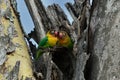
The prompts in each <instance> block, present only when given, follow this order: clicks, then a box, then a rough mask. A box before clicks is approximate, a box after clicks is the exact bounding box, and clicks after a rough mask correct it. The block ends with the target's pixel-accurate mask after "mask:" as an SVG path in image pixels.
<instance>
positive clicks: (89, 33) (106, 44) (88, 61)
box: [25, 0, 120, 80]
mask: <svg viewBox="0 0 120 80" xmlns="http://www.w3.org/2000/svg"><path fill="white" fill-rule="evenodd" d="M25 1H26V4H27V5H28V9H29V11H30V13H31V14H33V13H36V14H37V17H38V16H39V17H40V23H41V24H42V26H41V25H39V26H37V25H36V26H37V27H36V26H35V28H36V29H37V28H43V29H39V30H45V32H47V29H46V28H48V29H49V28H51V27H52V28H53V29H55V28H59V27H61V26H64V29H65V31H67V32H68V33H70V36H71V39H72V40H73V41H74V47H73V52H71V53H68V52H65V51H64V50H63V49H61V51H58V52H56V54H57V55H46V54H45V56H44V57H42V58H43V59H42V58H41V59H40V60H39V62H37V67H36V71H38V72H40V73H41V74H43V75H42V76H43V77H44V78H42V79H46V80H119V79H120V77H119V75H120V72H119V70H120V67H119V66H120V60H119V58H120V56H119V50H120V49H119V47H120V44H119V40H120V39H119V36H120V34H119V25H120V23H119V21H120V20H119V13H120V10H119V9H120V7H119V4H120V1H119V0H107V1H104V0H93V3H92V6H90V2H89V0H75V2H74V4H71V3H67V4H66V7H67V9H68V11H69V12H70V14H71V15H72V17H73V19H74V21H73V23H72V24H70V23H69V21H68V19H67V17H66V15H65V14H64V12H63V10H62V9H61V8H60V7H59V5H58V4H53V5H50V6H48V8H47V9H45V8H44V5H43V4H42V2H40V0H31V1H33V2H34V3H35V4H34V5H35V6H36V10H37V11H36V12H34V8H35V7H33V6H32V4H33V3H30V2H31V1H30V0H25ZM39 9H40V10H41V11H39ZM43 13H45V14H43ZM36 14H34V15H32V18H33V19H35V15H36ZM36 20H37V19H36ZM37 22H39V21H37ZM47 22H48V23H47ZM35 24H36V23H35ZM41 32H42V31H41ZM41 34H42V33H41ZM41 34H38V33H37V35H38V36H41ZM44 35H45V34H44ZM38 38H40V39H41V38H42V37H38ZM40 39H38V41H39V40H40ZM62 51H63V52H62ZM59 53H60V54H59ZM62 53H65V54H62ZM35 64H36V63H35ZM53 66H54V69H55V70H54V69H53Z"/></svg>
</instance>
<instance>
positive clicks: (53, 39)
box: [35, 30, 58, 60]
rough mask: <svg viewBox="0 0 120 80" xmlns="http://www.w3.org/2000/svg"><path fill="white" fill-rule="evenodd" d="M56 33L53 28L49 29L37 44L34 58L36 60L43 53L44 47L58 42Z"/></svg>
mask: <svg viewBox="0 0 120 80" xmlns="http://www.w3.org/2000/svg"><path fill="white" fill-rule="evenodd" d="M57 35H58V32H57V31H55V30H50V31H48V32H47V34H46V36H45V37H44V38H43V39H42V40H41V41H40V42H39V44H38V49H37V53H36V57H35V60H37V59H38V58H39V57H40V56H41V55H42V54H43V53H44V51H43V50H44V49H46V48H52V47H54V46H56V44H57V42H58V38H57ZM42 49H43V50H42Z"/></svg>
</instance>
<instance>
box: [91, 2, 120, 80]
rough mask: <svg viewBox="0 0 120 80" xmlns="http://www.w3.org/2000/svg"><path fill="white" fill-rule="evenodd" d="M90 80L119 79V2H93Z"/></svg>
mask: <svg viewBox="0 0 120 80" xmlns="http://www.w3.org/2000/svg"><path fill="white" fill-rule="evenodd" d="M95 2H96V3H95V4H96V5H95V6H94V10H93V14H92V17H91V27H92V28H93V31H94V48H93V55H92V56H91V61H92V65H91V66H92V67H91V73H90V76H89V77H90V78H89V79H90V80H119V79H120V76H119V75H120V54H119V53H120V43H119V42H120V38H119V37H120V16H119V15H120V6H119V4H120V0H107V1H104V0H100V1H99V0H95Z"/></svg>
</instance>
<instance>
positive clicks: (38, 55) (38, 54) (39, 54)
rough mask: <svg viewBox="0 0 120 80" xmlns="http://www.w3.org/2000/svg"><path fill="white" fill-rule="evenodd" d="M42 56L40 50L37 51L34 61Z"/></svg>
mask: <svg viewBox="0 0 120 80" xmlns="http://www.w3.org/2000/svg"><path fill="white" fill-rule="evenodd" d="M42 54H43V51H42V50H38V51H37V53H36V56H35V60H38V59H39V58H40V56H41V55H42Z"/></svg>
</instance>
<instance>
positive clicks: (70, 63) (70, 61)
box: [52, 48, 75, 80]
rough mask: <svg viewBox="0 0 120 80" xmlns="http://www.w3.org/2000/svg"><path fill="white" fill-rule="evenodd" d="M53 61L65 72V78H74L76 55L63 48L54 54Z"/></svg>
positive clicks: (69, 79)
mask: <svg viewBox="0 0 120 80" xmlns="http://www.w3.org/2000/svg"><path fill="white" fill-rule="evenodd" d="M52 60H53V62H55V64H56V65H57V66H58V68H59V69H60V70H61V71H62V73H63V80H72V78H73V73H74V66H75V65H74V64H75V57H74V56H73V53H72V52H71V51H69V50H68V49H66V48H61V49H59V50H57V52H55V53H54V54H53V58H52Z"/></svg>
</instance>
